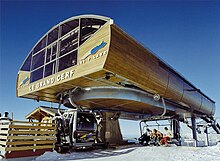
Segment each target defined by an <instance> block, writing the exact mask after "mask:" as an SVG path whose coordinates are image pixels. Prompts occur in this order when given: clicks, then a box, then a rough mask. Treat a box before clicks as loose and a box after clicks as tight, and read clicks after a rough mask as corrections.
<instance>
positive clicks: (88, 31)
mask: <svg viewBox="0 0 220 161" xmlns="http://www.w3.org/2000/svg"><path fill="white" fill-rule="evenodd" d="M105 22H106V21H103V20H98V19H93V18H83V19H81V33H80V34H81V35H80V44H82V43H83V42H85V41H86V40H87V39H88V38H89V37H90V36H91V35H92V34H94V33H95V32H96V31H97V30H98V29H99V28H100V27H101V26H102V25H104V24H105Z"/></svg>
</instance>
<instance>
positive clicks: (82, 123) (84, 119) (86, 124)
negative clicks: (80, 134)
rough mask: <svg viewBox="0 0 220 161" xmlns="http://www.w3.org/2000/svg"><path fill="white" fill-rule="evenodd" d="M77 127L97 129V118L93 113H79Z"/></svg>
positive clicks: (78, 128) (79, 128)
mask: <svg viewBox="0 0 220 161" xmlns="http://www.w3.org/2000/svg"><path fill="white" fill-rule="evenodd" d="M76 129H77V130H79V131H81V130H86V131H87V130H96V120H95V117H94V116H93V115H92V114H84V113H78V115H77V125H76Z"/></svg>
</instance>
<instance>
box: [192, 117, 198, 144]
mask: <svg viewBox="0 0 220 161" xmlns="http://www.w3.org/2000/svg"><path fill="white" fill-rule="evenodd" d="M191 122H192V134H193V139H194V140H195V146H196V147H197V146H198V140H197V135H196V118H195V116H193V115H192V117H191Z"/></svg>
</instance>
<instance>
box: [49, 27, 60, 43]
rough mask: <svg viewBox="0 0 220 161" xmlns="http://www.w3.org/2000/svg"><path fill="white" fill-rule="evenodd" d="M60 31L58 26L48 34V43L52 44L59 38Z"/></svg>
mask: <svg viewBox="0 0 220 161" xmlns="http://www.w3.org/2000/svg"><path fill="white" fill-rule="evenodd" d="M58 31H59V28H58V27H57V28H55V29H54V30H52V31H51V32H50V33H49V34H48V42H47V45H49V44H51V43H52V42H54V41H55V40H57V39H58Z"/></svg>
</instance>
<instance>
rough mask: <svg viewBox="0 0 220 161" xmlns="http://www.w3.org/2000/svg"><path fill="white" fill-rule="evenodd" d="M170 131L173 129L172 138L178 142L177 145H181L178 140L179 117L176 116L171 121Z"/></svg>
mask: <svg viewBox="0 0 220 161" xmlns="http://www.w3.org/2000/svg"><path fill="white" fill-rule="evenodd" d="M172 126H173V127H172V129H173V138H174V139H176V140H177V141H178V142H179V145H181V140H180V122H179V116H178V115H177V116H176V117H175V118H174V119H172Z"/></svg>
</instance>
